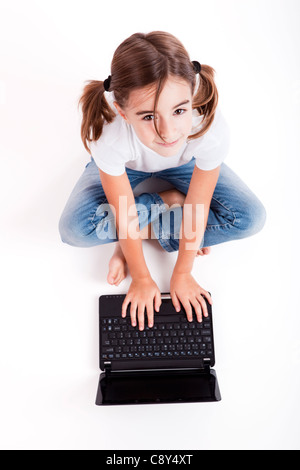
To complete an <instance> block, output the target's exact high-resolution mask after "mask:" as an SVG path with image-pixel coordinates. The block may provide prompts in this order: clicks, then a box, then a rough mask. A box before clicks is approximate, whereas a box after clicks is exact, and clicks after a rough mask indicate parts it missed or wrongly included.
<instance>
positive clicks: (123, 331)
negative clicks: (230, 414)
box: [96, 294, 221, 405]
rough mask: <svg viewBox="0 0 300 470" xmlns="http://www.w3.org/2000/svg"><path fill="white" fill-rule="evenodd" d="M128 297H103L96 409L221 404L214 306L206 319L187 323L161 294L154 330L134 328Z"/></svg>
mask: <svg viewBox="0 0 300 470" xmlns="http://www.w3.org/2000/svg"><path fill="white" fill-rule="evenodd" d="M124 299H125V295H103V296H101V297H100V299H99V310H100V315H99V319H100V368H101V370H102V371H103V372H102V373H101V375H100V380H99V386H98V392H97V398H96V404H97V405H128V404H150V403H188V402H214V401H220V400H221V395H220V390H219V385H218V380H217V376H216V372H215V371H214V370H213V369H212V367H213V366H214V364H215V349H214V336H213V322H212V309H211V305H210V304H209V303H208V302H207V301H206V303H207V309H208V313H209V316H208V318H205V317H203V321H202V322H201V323H199V322H198V321H197V319H196V315H195V312H193V315H194V320H193V321H192V322H189V321H188V320H187V317H186V313H185V311H184V310H183V309H182V311H181V312H179V313H177V312H176V310H175V308H174V306H173V303H172V300H171V296H170V294H162V305H161V308H160V311H159V313H155V317H154V326H153V327H152V328H149V327H148V326H147V321H145V329H144V331H139V329H138V327H133V326H132V325H131V320H130V314H129V310H130V306H129V307H128V311H127V317H126V318H122V317H121V311H122V304H123V301H124Z"/></svg>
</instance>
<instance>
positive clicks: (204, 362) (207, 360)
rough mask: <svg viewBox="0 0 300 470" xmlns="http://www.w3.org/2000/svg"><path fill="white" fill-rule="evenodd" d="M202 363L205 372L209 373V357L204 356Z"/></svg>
mask: <svg viewBox="0 0 300 470" xmlns="http://www.w3.org/2000/svg"><path fill="white" fill-rule="evenodd" d="M203 365H204V370H205V372H208V373H210V366H211V360H210V358H204V359H203Z"/></svg>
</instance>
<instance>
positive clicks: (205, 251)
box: [196, 246, 211, 256]
mask: <svg viewBox="0 0 300 470" xmlns="http://www.w3.org/2000/svg"><path fill="white" fill-rule="evenodd" d="M210 252H211V248H210V247H209V246H207V247H205V248H201V250H198V252H197V255H196V256H205V255H209V254H210Z"/></svg>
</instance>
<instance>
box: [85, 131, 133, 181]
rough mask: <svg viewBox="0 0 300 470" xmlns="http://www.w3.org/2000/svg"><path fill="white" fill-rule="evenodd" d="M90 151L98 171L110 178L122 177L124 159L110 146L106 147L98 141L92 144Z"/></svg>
mask: <svg viewBox="0 0 300 470" xmlns="http://www.w3.org/2000/svg"><path fill="white" fill-rule="evenodd" d="M100 139H101V137H100ZM90 149H91V153H92V157H93V159H94V160H95V163H96V165H97V167H98V168H100V170H102V171H104V173H107V174H108V175H112V176H121V175H123V173H124V172H125V161H124V158H123V157H122V155H121V154H119V153H118V152H117V151H114V149H113V147H112V146H107V145H105V143H102V142H101V143H100V140H99V141H97V142H92V144H91V146H90Z"/></svg>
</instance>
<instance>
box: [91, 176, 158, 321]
mask: <svg viewBox="0 0 300 470" xmlns="http://www.w3.org/2000/svg"><path fill="white" fill-rule="evenodd" d="M99 171H100V178H101V182H102V186H103V189H104V192H105V195H106V197H107V200H108V203H109V204H110V205H111V206H112V208H113V210H114V212H115V218H116V229H117V233H118V236H119V243H120V246H121V249H122V251H123V254H124V257H125V259H126V261H127V264H128V269H129V272H130V275H131V277H132V283H131V286H130V289H129V291H128V294H127V296H126V298H125V300H124V303H123V307H122V316H123V317H124V316H125V315H126V310H127V306H128V305H129V303H131V309H130V316H131V320H132V324H133V325H134V326H135V325H136V311H137V312H138V321H139V326H140V329H144V312H145V308H146V310H147V314H148V324H149V326H150V325H151V326H152V325H153V317H154V312H153V300H154V299H155V310H156V311H158V310H159V307H160V304H161V297H160V291H159V289H158V287H157V285H156V284H155V282H154V281H153V280H152V278H151V275H150V272H149V270H148V267H147V265H146V261H145V258H144V253H143V249H142V240H141V238H140V237H139V220H138V214H137V211H136V206H135V199H134V195H133V192H132V188H131V185H130V182H129V180H128V176H127V174H126V173H124V174H123V175H121V176H111V175H108V174H107V173H104V172H103V171H101V170H99ZM125 208H126V210H124V209H125ZM129 214H130V215H129Z"/></svg>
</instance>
